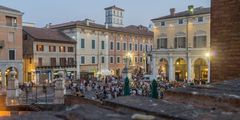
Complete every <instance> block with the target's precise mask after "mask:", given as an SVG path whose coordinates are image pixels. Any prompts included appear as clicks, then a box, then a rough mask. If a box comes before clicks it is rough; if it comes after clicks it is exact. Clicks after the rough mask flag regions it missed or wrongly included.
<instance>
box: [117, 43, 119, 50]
mask: <svg viewBox="0 0 240 120" xmlns="http://www.w3.org/2000/svg"><path fill="white" fill-rule="evenodd" d="M117 50H120V43H119V42H117Z"/></svg>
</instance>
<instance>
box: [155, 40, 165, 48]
mask: <svg viewBox="0 0 240 120" xmlns="http://www.w3.org/2000/svg"><path fill="white" fill-rule="evenodd" d="M162 48H165V49H166V48H167V38H160V39H157V49H162Z"/></svg>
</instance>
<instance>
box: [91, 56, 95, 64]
mask: <svg viewBox="0 0 240 120" xmlns="http://www.w3.org/2000/svg"><path fill="white" fill-rule="evenodd" d="M92 63H93V64H94V63H96V58H95V57H94V56H93V57H92Z"/></svg>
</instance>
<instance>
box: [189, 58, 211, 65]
mask: <svg viewBox="0 0 240 120" xmlns="http://www.w3.org/2000/svg"><path fill="white" fill-rule="evenodd" d="M198 59H203V60H204V61H205V62H206V63H207V61H208V59H207V58H205V57H195V58H193V59H192V65H194V63H195V62H196V60H198Z"/></svg>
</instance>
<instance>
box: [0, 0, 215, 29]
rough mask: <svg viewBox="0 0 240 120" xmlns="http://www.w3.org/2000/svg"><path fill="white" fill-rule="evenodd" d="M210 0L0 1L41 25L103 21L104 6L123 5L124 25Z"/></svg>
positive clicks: (206, 3)
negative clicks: (86, 20) (87, 20)
mask: <svg viewBox="0 0 240 120" xmlns="http://www.w3.org/2000/svg"><path fill="white" fill-rule="evenodd" d="M210 1H211V0H0V5H3V6H7V7H10V8H14V9H17V10H20V11H21V12H23V13H24V15H23V21H24V22H32V23H35V24H36V26H37V27H43V26H45V25H46V24H48V23H52V24H58V23H64V22H69V21H76V20H84V19H85V18H89V19H92V20H95V21H96V23H99V24H104V23H105V11H104V8H106V7H109V6H112V5H116V6H117V7H120V8H123V9H125V12H124V20H123V22H124V25H125V26H127V25H145V26H148V25H149V24H151V23H152V22H151V19H153V18H157V17H160V16H164V15H168V14H169V9H170V8H176V12H179V11H184V10H186V9H187V6H188V5H194V7H200V6H203V7H209V6H210V3H211V2H210Z"/></svg>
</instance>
